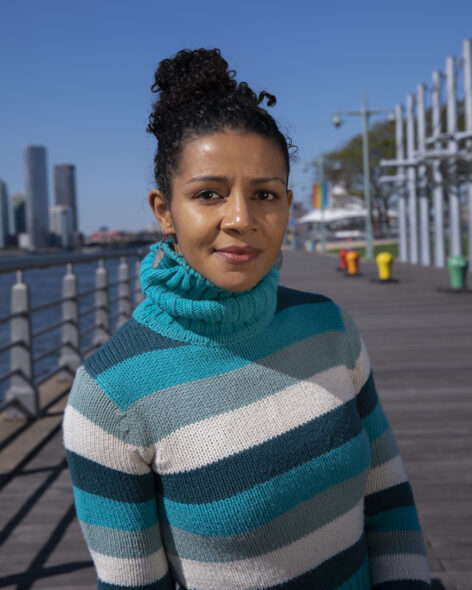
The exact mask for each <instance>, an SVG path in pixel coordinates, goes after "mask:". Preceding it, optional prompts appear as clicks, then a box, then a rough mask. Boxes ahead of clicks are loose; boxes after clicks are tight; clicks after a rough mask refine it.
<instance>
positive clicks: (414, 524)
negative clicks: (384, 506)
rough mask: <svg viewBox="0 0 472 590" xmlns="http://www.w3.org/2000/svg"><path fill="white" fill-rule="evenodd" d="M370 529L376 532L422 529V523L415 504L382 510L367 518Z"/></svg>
mask: <svg viewBox="0 0 472 590" xmlns="http://www.w3.org/2000/svg"><path fill="white" fill-rule="evenodd" d="M365 521H366V526H367V529H368V530H369V531H373V532H376V533H380V532H386V531H401V530H420V523H419V521H418V515H417V513H416V508H415V506H403V507H402V508H393V509H392V510H386V511H385V512H380V513H379V514H376V515H375V516H368V517H366V519H365Z"/></svg>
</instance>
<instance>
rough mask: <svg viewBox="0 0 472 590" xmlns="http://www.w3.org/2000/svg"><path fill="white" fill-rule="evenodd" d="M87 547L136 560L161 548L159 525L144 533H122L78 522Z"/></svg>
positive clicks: (104, 553) (111, 555) (112, 555)
mask: <svg viewBox="0 0 472 590" xmlns="http://www.w3.org/2000/svg"><path fill="white" fill-rule="evenodd" d="M80 526H81V528H82V532H83V535H84V537H85V540H86V542H87V545H88V547H89V548H90V549H92V551H96V552H97V553H102V554H103V555H109V556H110V557H120V558H123V557H124V558H128V559H137V558H140V557H147V556H148V555H152V554H153V553H156V551H158V550H159V549H160V548H161V546H162V539H161V536H160V530H159V524H158V523H156V524H155V525H153V526H152V527H149V528H148V529H145V530H144V531H122V530H115V529H110V528H105V527H101V526H96V525H93V524H88V523H86V522H80Z"/></svg>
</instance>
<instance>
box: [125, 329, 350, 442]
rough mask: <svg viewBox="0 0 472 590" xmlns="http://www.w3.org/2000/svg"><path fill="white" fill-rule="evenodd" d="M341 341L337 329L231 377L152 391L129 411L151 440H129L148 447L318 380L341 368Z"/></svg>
mask: <svg viewBox="0 0 472 590" xmlns="http://www.w3.org/2000/svg"><path fill="white" fill-rule="evenodd" d="M342 338H344V335H343V334H342V333H340V332H335V331H333V332H327V333H326V334H317V335H315V336H312V337H310V338H307V339H305V340H302V341H301V342H297V343H295V344H293V345H291V346H289V347H287V348H284V349H282V350H280V351H278V352H276V353H274V354H271V355H269V356H268V357H266V358H264V359H260V360H258V361H257V362H254V363H251V364H250V365H247V366H245V367H241V368H240V369H236V370H234V371H231V372H230V373H226V374H223V375H215V376H213V377H209V378H207V379H201V380H199V381H192V382H186V383H182V384H180V385H176V386H173V387H169V388H166V389H160V390H158V391H155V392H154V393H152V394H150V395H147V396H145V397H143V398H141V399H139V400H137V401H136V402H135V403H133V404H132V405H131V406H129V408H128V413H129V415H130V417H131V416H132V417H133V420H135V421H136V422H142V423H144V424H145V425H146V427H145V429H146V431H147V432H148V436H149V437H150V440H146V441H145V442H144V443H143V442H134V441H133V440H131V439H130V440H129V442H131V443H133V444H138V445H139V444H141V445H143V444H144V445H145V446H147V445H149V444H152V443H155V442H158V441H159V440H160V439H162V438H164V437H165V436H167V435H169V434H170V433H172V432H174V431H176V430H177V429H178V428H181V427H183V426H186V425H188V424H193V423H195V422H198V421H200V420H205V419H208V418H211V417H212V416H216V415H219V414H222V413H224V412H229V411H232V410H236V409H238V408H241V407H244V406H247V405H249V404H252V403H255V402H257V401H260V400H262V399H264V398H266V397H268V396H270V395H273V394H275V393H277V392H278V391H281V390H283V389H286V388H287V387H291V386H293V385H296V384H297V383H299V382H300V380H301V379H304V380H308V381H313V382H316V375H317V374H318V373H320V372H322V371H326V370H327V369H331V368H332V367H336V366H341V370H342V367H345V362H346V358H345V354H344V351H343V347H342V345H341V342H340V339H342ZM307 358H308V359H309V360H310V362H307ZM344 370H347V369H344ZM333 393H334V395H336V392H335V391H334V392H333ZM352 396H353V397H354V386H353V388H352Z"/></svg>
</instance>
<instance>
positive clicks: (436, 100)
mask: <svg viewBox="0 0 472 590" xmlns="http://www.w3.org/2000/svg"><path fill="white" fill-rule="evenodd" d="M432 110H433V137H439V135H440V133H441V73H440V72H438V71H435V72H433V91H432ZM434 147H435V149H437V150H440V149H441V142H440V141H439V140H438V141H436V142H435V144H434ZM433 201H434V266H436V267H437V268H443V267H444V266H445V264H446V260H445V249H444V193H443V177H442V174H441V167H440V160H439V159H438V158H436V159H435V160H433Z"/></svg>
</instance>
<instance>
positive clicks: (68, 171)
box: [54, 164, 79, 232]
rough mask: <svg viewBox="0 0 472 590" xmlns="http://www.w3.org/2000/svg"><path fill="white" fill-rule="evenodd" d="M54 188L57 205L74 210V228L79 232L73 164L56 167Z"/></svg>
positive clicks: (57, 165)
mask: <svg viewBox="0 0 472 590" xmlns="http://www.w3.org/2000/svg"><path fill="white" fill-rule="evenodd" d="M54 187H55V192H56V205H65V206H66V207H70V208H71V210H72V228H73V231H74V232H77V231H78V229H79V227H78V225H79V222H78V218H77V199H76V191H75V166H73V165H72V164H56V165H55V166H54Z"/></svg>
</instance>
